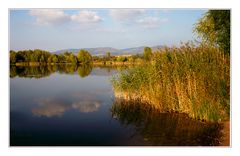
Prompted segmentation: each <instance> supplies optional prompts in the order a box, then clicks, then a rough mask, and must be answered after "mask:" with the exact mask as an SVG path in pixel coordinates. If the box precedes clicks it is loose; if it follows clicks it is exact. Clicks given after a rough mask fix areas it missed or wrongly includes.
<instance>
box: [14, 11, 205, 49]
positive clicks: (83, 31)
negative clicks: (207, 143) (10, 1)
mask: <svg viewBox="0 0 240 156" xmlns="http://www.w3.org/2000/svg"><path fill="white" fill-rule="evenodd" d="M205 12H206V10H171V9H170V10H160V9H77V10H76V9H75V10H64V9H63V10H60V9H32V10H10V49H12V50H24V49H43V50H48V51H56V50H60V49H68V48H94V47H113V48H119V49H123V48H130V47H137V46H154V45H168V46H171V45H179V44H180V42H181V41H182V42H187V41H189V40H194V39H196V36H195V35H194V34H193V32H192V30H193V27H194V24H195V23H196V22H197V20H198V19H199V18H200V17H202V15H203V14H204V13H205Z"/></svg>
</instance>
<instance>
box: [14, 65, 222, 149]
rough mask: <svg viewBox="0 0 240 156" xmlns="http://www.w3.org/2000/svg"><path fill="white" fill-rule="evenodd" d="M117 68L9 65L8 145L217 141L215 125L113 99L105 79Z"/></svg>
mask: <svg viewBox="0 0 240 156" xmlns="http://www.w3.org/2000/svg"><path fill="white" fill-rule="evenodd" d="M118 70H119V69H116V68H100V67H94V68H92V67H89V66H82V67H77V66H43V67H42V66H40V67H21V68H20V67H14V66H12V67H11V70H10V77H11V79H10V145H12V146H15V145H65V146H68V145H88V146H95V145H110V146H111V145H162V146H165V145H168V146H169V145H181V146H182V145H217V144H218V140H219V138H220V137H221V133H220V129H221V126H220V125H218V124H209V123H208V124H207V123H203V122H199V121H195V120H192V119H189V118H188V117H187V116H186V115H183V114H172V113H159V112H155V111H148V112H146V109H142V108H141V104H137V103H136V104H131V103H129V102H124V101H122V100H118V99H115V98H114V94H113V90H112V86H111V82H110V78H111V76H112V75H113V74H116V73H117V72H118ZM150 112H151V113H150Z"/></svg>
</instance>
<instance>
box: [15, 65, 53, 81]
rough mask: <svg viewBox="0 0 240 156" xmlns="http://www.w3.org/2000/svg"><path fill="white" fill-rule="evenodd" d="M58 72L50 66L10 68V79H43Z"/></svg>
mask: <svg viewBox="0 0 240 156" xmlns="http://www.w3.org/2000/svg"><path fill="white" fill-rule="evenodd" d="M54 72H56V68H54V67H49V66H27V67H26V66H21V67H18V66H10V77H11V78H12V77H15V76H19V77H28V78H41V77H46V76H49V75H51V73H54Z"/></svg>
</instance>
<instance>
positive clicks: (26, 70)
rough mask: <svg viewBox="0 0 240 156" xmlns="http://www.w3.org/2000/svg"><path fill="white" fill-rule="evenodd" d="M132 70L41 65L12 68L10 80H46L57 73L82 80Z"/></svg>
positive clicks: (124, 67) (88, 66)
mask: <svg viewBox="0 0 240 156" xmlns="http://www.w3.org/2000/svg"><path fill="white" fill-rule="evenodd" d="M93 67H95V68H94V70H93ZM126 68H130V66H119V67H114V66H93V65H91V64H88V65H78V64H56V65H40V66H14V65H11V66H10V78H14V77H16V76H18V77H25V78H36V79H38V78H44V77H48V76H50V75H51V74H53V73H55V72H59V73H61V74H75V73H76V74H78V75H79V76H80V77H81V78H84V77H87V76H88V75H89V74H93V75H99V76H109V75H112V74H114V73H116V71H117V70H123V69H126Z"/></svg>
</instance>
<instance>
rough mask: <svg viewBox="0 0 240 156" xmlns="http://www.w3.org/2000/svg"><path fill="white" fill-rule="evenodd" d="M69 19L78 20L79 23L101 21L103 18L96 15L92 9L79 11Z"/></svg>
mask: <svg viewBox="0 0 240 156" xmlns="http://www.w3.org/2000/svg"><path fill="white" fill-rule="evenodd" d="M71 20H72V21H74V22H79V23H85V24H87V23H97V22H100V21H102V20H103V19H102V18H101V17H100V16H98V15H97V13H96V12H93V11H87V10H83V11H79V12H78V14H75V15H72V16H71Z"/></svg>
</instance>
